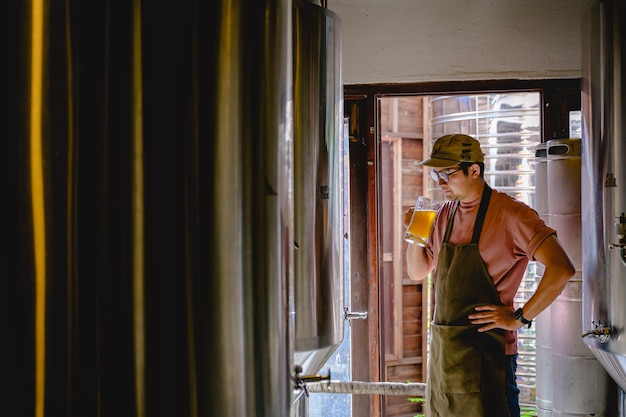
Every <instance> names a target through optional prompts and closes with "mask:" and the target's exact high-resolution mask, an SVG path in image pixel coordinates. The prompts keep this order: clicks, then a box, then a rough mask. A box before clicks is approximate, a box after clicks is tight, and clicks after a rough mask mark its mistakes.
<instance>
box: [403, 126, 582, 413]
mask: <svg viewBox="0 0 626 417" xmlns="http://www.w3.org/2000/svg"><path fill="white" fill-rule="evenodd" d="M483 161H484V159H483V153H482V150H481V148H480V143H479V142H478V141H477V140H476V139H474V138H472V137H471V136H467V135H462V134H456V135H446V136H443V137H441V138H439V139H438V140H437V141H436V142H435V144H434V146H433V150H432V153H431V157H430V158H429V159H427V160H425V161H423V162H421V163H420V165H423V166H428V167H432V169H431V171H430V174H431V177H432V178H433V179H434V180H435V181H437V182H438V184H439V187H440V188H441V190H442V191H443V193H444V195H445V197H446V200H447V201H446V203H445V204H444V205H443V207H442V208H441V209H440V210H439V212H438V213H437V218H436V219H435V223H434V225H433V228H432V231H431V235H430V239H429V240H428V245H427V246H426V247H422V246H418V245H409V248H408V249H407V268H408V274H409V277H411V279H414V280H421V279H423V278H424V277H426V276H427V275H428V274H429V273H430V272H431V271H433V270H434V273H433V276H432V282H433V288H434V292H435V310H434V315H433V321H432V324H431V345H430V352H431V353H430V362H429V371H428V388H427V394H426V397H427V398H426V399H427V405H426V408H427V410H426V411H427V414H426V415H427V416H430V417H453V416H462V417H506V416H509V417H519V415H520V409H519V399H518V394H519V389H518V388H517V384H516V382H515V370H516V367H517V330H518V329H519V328H521V327H523V326H525V325H528V326H530V325H531V323H532V319H533V318H535V317H536V316H537V315H538V314H539V313H540V312H541V311H543V310H544V309H545V308H546V307H548V306H549V305H550V303H552V301H554V299H555V298H556V297H557V296H558V295H559V294H560V293H561V291H562V289H563V288H564V287H565V285H566V284H567V282H568V281H569V279H570V278H571V277H572V276H573V275H574V273H575V270H574V266H573V265H572V262H571V260H570V259H569V257H568V255H567V254H566V253H565V251H564V250H563V248H562V246H561V244H560V243H559V241H558V239H557V237H556V233H555V230H554V229H552V228H550V227H548V226H546V224H545V223H544V222H543V221H542V220H541V218H540V217H539V215H538V214H537V212H536V211H534V210H533V209H532V208H530V207H528V206H527V205H525V204H524V203H522V202H520V201H517V200H515V199H513V198H512V197H510V196H508V195H507V194H505V193H501V192H498V191H496V190H492V189H491V188H490V187H489V185H488V184H486V183H485V180H484V176H483V175H484V162H483ZM530 260H537V261H539V262H541V263H542V264H543V265H544V266H545V272H544V274H543V277H542V279H541V282H540V283H539V286H538V288H537V291H536V292H535V293H534V294H533V295H532V297H531V298H530V299H529V300H528V302H527V303H526V304H525V305H524V306H523V307H522V308H520V309H518V310H517V311H514V308H513V298H514V296H515V293H516V292H517V289H518V287H519V285H520V282H521V280H522V277H523V275H524V272H525V270H526V266H527V264H528V262H529V261H530Z"/></svg>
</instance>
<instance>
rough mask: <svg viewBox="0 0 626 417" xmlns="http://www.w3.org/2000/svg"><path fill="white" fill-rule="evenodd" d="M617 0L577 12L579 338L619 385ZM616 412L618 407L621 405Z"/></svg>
mask: <svg viewBox="0 0 626 417" xmlns="http://www.w3.org/2000/svg"><path fill="white" fill-rule="evenodd" d="M625 17H626V16H625V6H624V5H623V3H622V2H617V1H615V2H613V1H600V2H597V3H594V4H593V5H592V7H591V8H590V9H589V11H588V12H587V13H586V14H585V16H584V19H583V34H584V37H583V95H582V110H583V152H582V155H583V156H582V174H581V186H582V193H581V196H582V199H581V200H582V236H583V239H582V246H583V250H582V253H583V254H584V256H583V333H584V335H583V339H584V342H585V343H586V344H587V345H588V346H589V348H590V349H591V351H592V352H593V354H594V355H595V357H596V358H597V359H598V360H599V361H600V362H601V363H602V365H603V366H604V368H605V369H606V371H607V372H608V373H609V374H610V375H611V377H612V378H613V379H614V380H615V382H616V383H617V384H618V385H619V386H620V387H621V389H622V392H621V394H622V395H621V400H622V403H623V398H624V395H623V391H624V390H626V338H625V337H624V328H625V326H626V282H625V279H626V237H625V232H626V216H625V213H626V166H625V165H624V157H625V155H626V154H625V149H624V148H625V147H626V136H624V134H625V133H626V132H625V131H624V123H625V120H626V102H625V101H624V100H626V95H625V94H624V89H625V88H626V83H625V81H626V78H625V77H626V73H625V72H624V68H623V65H622V63H623V60H624V58H625V57H626V54H625V48H626V37H625V32H624V29H623V28H622V27H621V25H622V22H623V21H624V18H625ZM622 412H623V410H622Z"/></svg>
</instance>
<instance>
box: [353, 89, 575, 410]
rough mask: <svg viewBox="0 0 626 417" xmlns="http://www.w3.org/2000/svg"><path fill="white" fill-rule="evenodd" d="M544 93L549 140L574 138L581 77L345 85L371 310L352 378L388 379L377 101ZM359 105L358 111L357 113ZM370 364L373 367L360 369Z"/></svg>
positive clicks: (363, 275) (361, 295)
mask: <svg viewBox="0 0 626 417" xmlns="http://www.w3.org/2000/svg"><path fill="white" fill-rule="evenodd" d="M513 91H539V92H540V93H541V96H542V103H541V105H542V109H541V115H542V117H541V126H542V133H543V135H542V138H543V140H544V141H547V140H550V139H560V138H567V137H568V136H569V111H571V110H580V106H581V97H580V92H581V79H579V78H572V79H551V80H483V81H454V82H430V83H406V84H354V85H346V86H344V103H345V116H346V117H349V118H350V120H351V121H350V155H349V158H350V232H349V233H350V236H349V240H350V263H351V264H350V270H351V275H352V276H351V286H352V288H351V291H352V297H351V308H352V311H367V312H368V319H367V320H364V321H361V320H357V321H353V322H352V324H351V325H352V326H353V331H352V334H353V340H352V343H351V346H352V350H351V360H352V364H353V367H352V369H353V371H352V378H353V380H355V381H372V382H378V381H381V380H383V378H382V371H383V370H384V357H381V356H382V355H381V354H380V352H384V349H382V341H381V333H380V319H379V314H380V300H379V292H380V272H379V267H380V256H382V255H381V254H380V253H379V252H380V243H379V240H378V236H379V225H378V211H379V209H378V193H379V183H378V175H379V173H378V161H379V146H380V144H379V141H378V138H377V131H378V126H377V124H378V121H377V120H376V118H377V112H376V106H377V99H378V98H379V97H383V96H393V95H445V94H472V93H484V92H513ZM354 104H357V106H356V108H357V113H356V114H355V113H354V111H355V110H354V109H355V107H354V106H353V105H354ZM354 364H368V367H367V369H366V367H364V366H354ZM358 397H360V398H358V399H356V398H355V400H353V403H352V404H353V407H352V408H353V412H352V415H353V416H369V417H379V416H381V415H383V410H382V402H381V401H380V398H379V396H377V395H359V396H358Z"/></svg>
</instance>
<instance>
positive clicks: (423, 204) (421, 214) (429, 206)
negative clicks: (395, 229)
mask: <svg viewBox="0 0 626 417" xmlns="http://www.w3.org/2000/svg"><path fill="white" fill-rule="evenodd" d="M438 209H439V203H438V202H437V201H434V200H431V199H430V198H428V197H424V196H419V197H417V201H416V202H415V207H414V208H413V215H412V216H411V221H410V222H409V226H408V227H407V228H406V232H404V240H406V241H407V242H409V243H415V244H417V245H420V246H426V244H427V243H428V238H429V237H430V229H432V227H433V222H434V221H435V216H436V215H437V210H438Z"/></svg>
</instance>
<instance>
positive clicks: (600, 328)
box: [582, 322, 613, 343]
mask: <svg viewBox="0 0 626 417" xmlns="http://www.w3.org/2000/svg"><path fill="white" fill-rule="evenodd" d="M594 326H595V329H593V330H589V331H588V332H586V333H583V335H582V337H583V338H585V337H587V336H593V337H595V338H596V339H598V341H599V342H600V343H606V342H608V341H609V339H610V338H611V334H612V333H613V332H611V329H610V328H609V327H608V326H605V325H604V324H600V323H596V322H594Z"/></svg>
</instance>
